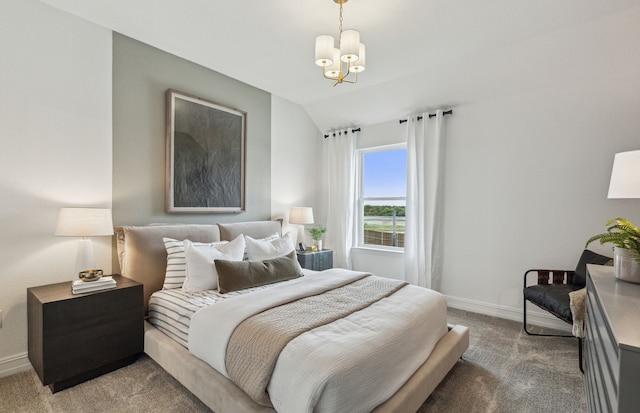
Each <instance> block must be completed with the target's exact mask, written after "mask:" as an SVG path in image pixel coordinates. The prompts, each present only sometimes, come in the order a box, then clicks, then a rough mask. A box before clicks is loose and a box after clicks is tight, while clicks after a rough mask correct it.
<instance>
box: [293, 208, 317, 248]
mask: <svg viewBox="0 0 640 413" xmlns="http://www.w3.org/2000/svg"><path fill="white" fill-rule="evenodd" d="M289 223H290V224H295V225H298V238H297V239H298V242H299V243H300V244H303V245H304V226H305V225H306V224H313V208H311V207H292V208H291V210H290V211H289ZM300 250H301V251H303V250H304V249H303V248H300Z"/></svg>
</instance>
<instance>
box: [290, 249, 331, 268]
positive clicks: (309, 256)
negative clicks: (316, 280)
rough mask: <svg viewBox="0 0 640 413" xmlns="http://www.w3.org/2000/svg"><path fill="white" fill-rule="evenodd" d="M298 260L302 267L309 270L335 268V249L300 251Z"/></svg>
mask: <svg viewBox="0 0 640 413" xmlns="http://www.w3.org/2000/svg"><path fill="white" fill-rule="evenodd" d="M297 253H298V262H299V263H300V265H301V266H302V268H306V269H308V270H315V271H322V270H328V269H329V268H333V251H332V250H322V251H315V252H313V251H305V252H300V251H298V252H297Z"/></svg>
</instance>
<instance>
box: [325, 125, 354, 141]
mask: <svg viewBox="0 0 640 413" xmlns="http://www.w3.org/2000/svg"><path fill="white" fill-rule="evenodd" d="M355 132H360V128H356V129H351V133H355ZM341 133H342V132H338V134H341ZM344 133H345V134H346V133H349V131H348V130H347V131H345V132H344ZM329 136H331V135H329V134H325V135H324V138H325V139H327V138H328V137H329ZM335 136H336V133H335V132H333V137H335Z"/></svg>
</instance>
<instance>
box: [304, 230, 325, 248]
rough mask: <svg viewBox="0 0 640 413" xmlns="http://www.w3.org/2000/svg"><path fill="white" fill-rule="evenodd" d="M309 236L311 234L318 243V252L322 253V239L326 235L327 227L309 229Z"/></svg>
mask: <svg viewBox="0 0 640 413" xmlns="http://www.w3.org/2000/svg"><path fill="white" fill-rule="evenodd" d="M307 231H309V234H311V238H313V240H314V241H315V242H316V246H317V247H318V251H322V237H323V236H324V233H325V232H327V228H326V227H311V228H309V229H307Z"/></svg>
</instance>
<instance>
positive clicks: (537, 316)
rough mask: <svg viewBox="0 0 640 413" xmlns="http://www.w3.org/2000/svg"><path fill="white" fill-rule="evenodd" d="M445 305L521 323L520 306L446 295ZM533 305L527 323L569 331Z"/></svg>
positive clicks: (567, 327)
mask: <svg viewBox="0 0 640 413" xmlns="http://www.w3.org/2000/svg"><path fill="white" fill-rule="evenodd" d="M447 305H448V306H449V307H451V308H456V309H459V310H465V311H471V312H473V313H480V314H485V315H490V316H493V317H499V318H505V319H507V320H514V321H519V322H520V323H522V308H519V309H517V310H516V309H514V308H511V307H505V306H500V305H495V304H489V303H485V302H482V301H475V300H469V299H466V298H459V297H452V296H447ZM533 307H534V306H532V305H530V306H529V307H528V308H527V325H529V324H531V325H537V326H540V327H547V328H554V329H558V330H562V331H567V332H571V326H570V325H568V324H567V323H565V322H563V321H561V320H558V319H557V318H556V317H554V316H552V315H551V314H544V313H541V312H539V311H538V310H537V309H536V308H533Z"/></svg>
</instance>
